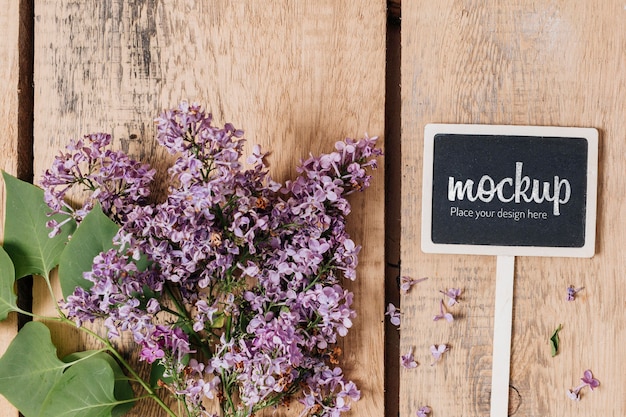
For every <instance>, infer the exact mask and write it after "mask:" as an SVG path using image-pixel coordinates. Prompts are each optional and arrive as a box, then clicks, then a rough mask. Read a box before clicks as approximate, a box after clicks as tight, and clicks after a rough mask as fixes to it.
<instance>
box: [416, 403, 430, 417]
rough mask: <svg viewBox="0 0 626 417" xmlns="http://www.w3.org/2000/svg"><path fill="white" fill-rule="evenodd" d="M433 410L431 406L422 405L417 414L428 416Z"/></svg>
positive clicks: (420, 416) (419, 416)
mask: <svg viewBox="0 0 626 417" xmlns="http://www.w3.org/2000/svg"><path fill="white" fill-rule="evenodd" d="M431 411H432V410H431V409H430V407H429V406H427V405H425V406H423V407H420V408H419V410H417V412H416V413H415V414H416V415H417V417H427V416H428V415H429V414H430V412H431Z"/></svg>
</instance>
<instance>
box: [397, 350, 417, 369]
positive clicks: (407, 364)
mask: <svg viewBox="0 0 626 417" xmlns="http://www.w3.org/2000/svg"><path fill="white" fill-rule="evenodd" d="M400 364H401V365H402V366H403V367H404V368H406V369H413V368H417V362H415V358H414V357H413V348H411V349H410V350H409V351H408V352H407V353H405V354H404V355H402V357H401V358H400Z"/></svg>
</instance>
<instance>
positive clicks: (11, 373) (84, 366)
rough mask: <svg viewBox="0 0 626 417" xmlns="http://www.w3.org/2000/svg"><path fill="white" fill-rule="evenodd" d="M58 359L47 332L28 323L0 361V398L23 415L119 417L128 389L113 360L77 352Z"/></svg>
mask: <svg viewBox="0 0 626 417" xmlns="http://www.w3.org/2000/svg"><path fill="white" fill-rule="evenodd" d="M67 360H69V361H71V362H69V363H66V362H63V361H61V360H60V359H59V358H58V357H57V355H56V347H55V346H54V345H53V344H52V340H51V338H50V330H48V328H47V327H46V326H45V325H44V324H43V323H40V322H29V323H27V324H26V325H25V326H24V327H23V328H22V330H20V332H19V333H18V334H17V336H16V337H15V339H13V342H11V344H10V345H9V348H8V349H7V351H6V352H5V354H4V356H3V357H2V358H0V394H2V395H3V396H4V397H5V398H6V399H7V400H9V402H11V404H13V405H14V406H15V407H16V408H17V409H18V410H20V411H21V412H22V414H23V415H24V416H25V417H70V416H71V417H119V416H121V415H123V414H124V413H126V412H128V410H129V409H130V408H131V407H132V406H133V402H132V398H133V394H132V389H131V388H130V384H129V383H128V379H127V378H126V377H125V376H124V374H123V372H122V370H121V369H120V368H119V365H118V364H117V363H116V362H115V360H114V359H113V358H112V357H110V356H109V355H107V354H105V353H103V352H96V351H91V352H81V353H77V354H73V355H70V356H69V357H68V358H67Z"/></svg>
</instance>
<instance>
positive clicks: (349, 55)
mask: <svg viewBox="0 0 626 417" xmlns="http://www.w3.org/2000/svg"><path fill="white" fill-rule="evenodd" d="M22 3H28V4H31V5H32V4H33V3H31V2H26V1H23V2H18V1H13V0H2V1H1V2H0V6H4V7H0V10H2V12H1V14H0V23H2V27H3V28H5V27H6V28H7V30H6V33H8V37H7V36H5V38H4V40H6V42H4V41H3V43H2V44H1V48H2V49H0V58H2V60H1V61H0V68H1V71H2V73H0V75H2V76H3V77H2V78H3V81H2V84H1V85H2V91H0V93H2V100H3V101H2V107H1V110H2V113H1V117H2V118H1V119H0V123H2V124H1V125H0V128H1V129H2V132H3V133H4V136H5V137H6V138H8V139H3V141H2V142H0V143H1V148H0V151H2V152H3V159H2V161H3V168H5V169H6V170H8V171H13V172H15V170H16V167H15V164H16V160H17V148H18V146H17V139H16V137H15V131H16V129H18V128H19V127H20V125H19V123H18V121H17V119H16V115H15V109H16V103H17V96H16V95H17V82H18V75H19V73H18V63H17V59H18V56H19V53H18V46H19V41H18V39H17V34H18V30H17V20H16V19H18V18H19V17H20V11H19V10H18V8H17V5H18V4H22ZM33 15H34V39H35V44H34V53H33V57H34V58H33V61H34V71H33V74H34V86H35V88H34V107H33V108H32V109H31V116H33V115H34V127H33V132H32V135H33V136H34V146H33V149H34V160H33V164H32V165H33V169H34V173H35V175H34V181H35V183H37V181H38V178H39V175H40V174H41V172H42V171H43V170H44V169H45V168H46V167H48V166H49V164H50V162H51V160H52V158H53V156H54V154H55V153H57V152H58V151H59V150H60V149H61V148H62V147H64V146H65V145H66V144H67V143H68V141H69V139H70V138H76V137H79V136H82V135H83V134H85V133H90V132H97V131H105V132H110V133H112V134H113V135H114V143H115V146H118V147H121V148H123V149H125V150H126V151H128V152H130V154H131V155H132V156H134V157H136V158H141V159H144V160H146V161H149V162H151V163H152V164H153V165H154V166H155V167H157V168H161V169H162V170H164V169H165V168H166V167H167V166H168V163H169V162H171V159H170V158H168V157H167V156H166V155H165V153H164V152H163V151H162V150H161V149H159V147H158V146H157V144H156V141H155V139H154V125H153V122H152V120H153V118H154V117H155V116H157V115H158V113H159V112H160V111H161V110H163V109H165V108H169V107H172V106H176V105H177V104H178V103H179V102H180V101H181V100H183V99H184V100H189V101H197V102H200V103H203V104H204V105H205V107H206V108H208V109H209V110H211V111H212V112H213V114H214V117H215V119H216V120H217V121H218V122H222V123H223V122H227V121H228V122H232V123H233V124H235V126H237V127H239V128H242V129H244V130H245V131H246V137H247V139H248V140H249V143H250V146H251V145H252V144H253V143H260V144H261V145H262V146H263V147H264V148H265V149H270V150H273V152H272V154H271V156H270V157H269V161H270V163H271V169H272V174H273V176H274V178H276V179H279V180H284V179H286V178H289V177H292V176H293V175H294V174H295V169H294V168H295V165H296V163H297V162H298V160H299V159H300V158H306V157H308V155H309V152H313V153H320V152H326V151H331V150H332V149H333V145H334V143H335V142H336V141H337V140H342V139H344V138H345V137H353V138H358V137H362V136H363V135H365V134H369V135H372V136H373V135H380V136H381V140H380V144H381V145H383V136H384V110H385V107H384V106H385V27H386V3H385V1H384V0H367V1H360V2H353V1H335V0H322V1H297V2H292V1H287V0H285V1H273V2H271V3H268V2H258V1H254V0H250V1H240V2H232V1H226V0H215V1H206V2H204V1H202V2H187V1H165V0H164V1H156V0H144V1H134V2H123V1H109V2H101V1H97V0H92V1H84V2H76V1H70V0H64V1H56V0H54V1H53V0H41V1H39V0H37V1H35V2H34V13H33ZM31 18H32V17H31ZM5 23H6V26H5ZM5 57H6V59H5ZM7 80H8V83H7V82H6V81H7ZM4 100H8V101H7V102H6V103H5V102H4ZM382 162H383V161H381V166H380V168H379V170H378V172H377V173H376V174H375V175H376V178H375V180H374V182H373V185H372V188H371V189H369V190H368V192H367V194H363V195H358V196H355V198H353V199H352V203H353V213H352V214H351V224H350V230H351V234H352V236H353V238H354V240H355V241H357V242H359V243H360V244H362V245H363V248H364V249H363V251H362V252H361V258H360V266H359V274H360V275H359V278H358V280H357V281H356V282H355V283H354V284H352V285H351V289H352V291H353V292H354V293H355V308H356V310H357V311H358V317H357V319H356V320H355V325H354V327H353V328H352V329H351V331H350V333H349V335H348V336H347V337H346V338H345V340H344V341H343V352H344V354H343V358H342V361H343V364H344V369H345V372H346V373H347V374H348V375H349V376H350V378H351V379H353V380H355V382H357V384H358V385H359V387H360V389H361V390H362V400H361V401H359V402H358V403H356V404H355V405H354V408H353V411H352V413H351V415H354V416H372V417H377V416H382V415H383V414H384V401H383V395H384V393H383V390H384V380H383V378H384V359H383V355H384V346H383V345H384V339H383V334H384V333H383V326H384V325H383V317H382V312H383V311H384V297H381V294H384V279H383V277H384V238H385V237H384V163H382ZM40 281H41V280H37V279H35V283H34V289H33V294H34V301H33V304H34V310H35V311H36V312H37V313H45V312H50V311H51V309H52V305H51V303H50V302H49V300H48V295H47V291H46V289H45V286H44V285H43V283H42V282H40ZM2 326H3V327H2V333H1V334H0V337H1V343H2V345H1V346H0V349H1V350H0V353H1V352H2V351H3V350H4V349H5V348H6V345H7V344H8V339H9V338H10V336H11V335H12V334H14V332H15V330H14V329H15V327H16V326H15V324H14V323H12V322H9V323H3V325H2ZM54 339H55V342H57V343H58V344H59V346H60V348H59V354H60V355H64V354H66V353H68V352H71V351H74V350H76V349H83V348H86V347H87V348H88V347H90V346H91V344H92V343H93V342H92V341H90V340H88V339H85V338H82V337H79V336H77V335H76V334H75V332H72V331H71V330H70V329H61V328H58V327H55V335H54ZM363 365H367V366H363ZM4 404H5V403H2V404H1V405H0V410H1V411H0V415H6V416H15V415H16V412H15V410H12V409H10V407H8V406H5V405H4ZM131 415H132V416H155V417H156V416H159V415H161V413H160V412H159V411H158V410H157V409H156V408H155V407H154V406H153V405H152V404H151V403H149V402H145V403H140V404H139V405H138V406H137V407H135V409H134V410H133V412H132V413H131ZM273 415H282V414H280V413H276V414H273ZM285 415H297V413H296V412H295V411H292V412H288V413H286V414H285Z"/></svg>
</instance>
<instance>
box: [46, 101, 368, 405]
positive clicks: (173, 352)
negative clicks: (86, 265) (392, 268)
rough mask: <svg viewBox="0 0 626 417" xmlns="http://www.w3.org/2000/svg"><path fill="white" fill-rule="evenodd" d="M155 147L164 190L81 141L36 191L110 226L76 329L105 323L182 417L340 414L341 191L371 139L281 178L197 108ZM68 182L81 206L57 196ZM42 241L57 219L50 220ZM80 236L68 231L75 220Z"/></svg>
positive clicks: (349, 387)
mask: <svg viewBox="0 0 626 417" xmlns="http://www.w3.org/2000/svg"><path fill="white" fill-rule="evenodd" d="M156 124H157V140H158V142H159V143H160V144H161V145H162V146H164V147H165V148H166V149H167V151H168V152H170V153H171V154H174V155H176V156H177V158H176V160H175V162H174V163H173V165H172V166H171V168H170V169H169V176H170V183H169V188H168V190H167V195H166V196H165V198H164V199H163V200H162V201H160V202H151V201H149V200H148V197H149V187H150V185H151V183H152V181H153V178H154V175H155V171H154V170H152V169H150V168H149V167H148V166H147V165H145V164H141V163H139V162H137V161H134V160H132V159H131V158H129V157H128V156H126V155H125V154H123V153H122V152H118V151H112V150H110V149H108V146H109V144H110V137H109V136H108V135H104V134H96V135H89V136H86V137H85V138H84V139H82V140H79V141H75V142H72V143H71V144H70V146H68V148H67V150H66V151H65V152H63V153H61V154H59V155H58V156H57V158H56V159H55V161H54V163H53V165H52V167H51V168H50V169H49V170H48V171H46V173H45V174H44V176H43V178H42V180H41V184H42V186H43V188H44V190H45V201H46V202H47V203H48V205H49V207H50V208H51V209H52V211H53V212H54V213H56V214H59V213H60V214H62V215H65V216H67V219H68V221H70V220H71V219H73V220H75V221H77V222H80V221H81V220H82V219H83V218H84V217H85V215H86V213H88V212H89V211H90V210H92V209H93V208H94V207H95V206H96V205H97V204H99V205H100V206H101V208H102V211H103V213H104V214H106V215H107V216H108V217H109V218H110V219H111V220H113V221H114V222H115V223H116V224H117V225H118V226H119V231H118V232H117V234H116V235H115V238H114V243H115V245H114V246H113V248H112V249H109V250H107V251H103V252H102V253H100V254H99V255H98V256H96V257H95V258H94V259H93V266H92V269H91V271H88V272H86V273H85V274H84V278H85V280H86V281H87V282H88V283H89V285H86V286H78V287H76V289H75V291H74V292H73V294H71V295H69V296H68V297H66V300H65V302H64V303H63V304H62V307H63V309H64V311H65V312H66V314H67V317H68V318H69V319H71V320H73V321H75V323H76V324H77V325H79V326H81V325H83V324H84V323H86V322H92V321H94V320H96V319H102V320H104V325H105V326H106V329H107V331H108V337H109V338H116V337H119V336H120V335H121V334H122V333H128V334H130V335H132V338H133V340H134V341H135V343H136V344H137V346H138V351H139V357H140V359H141V360H143V361H146V362H149V363H152V364H155V365H156V364H158V365H160V367H161V369H163V372H162V375H161V376H160V380H159V381H160V382H159V386H161V387H163V388H164V391H167V392H171V393H173V394H174V395H175V397H176V398H177V399H178V400H179V401H181V402H182V403H183V404H184V406H185V408H186V409H187V410H188V415H191V416H199V415H210V414H208V410H205V404H206V401H205V400H206V399H213V398H216V399H218V400H219V403H220V405H221V408H222V412H223V415H225V416H232V417H234V416H237V417H240V416H251V415H253V414H254V413H256V412H258V411H259V410H261V409H263V408H266V407H278V406H280V405H283V404H288V403H289V401H291V400H292V399H293V398H298V399H299V401H300V402H301V403H302V405H303V411H302V415H303V416H304V415H310V416H338V415H340V413H342V412H344V411H346V410H348V409H349V408H350V401H356V400H358V399H359V396H360V392H359V390H358V389H357V387H356V385H355V384H354V383H353V382H351V381H349V380H348V379H347V378H346V376H345V375H344V373H343V371H342V369H341V368H340V367H339V366H338V358H337V356H338V354H339V352H340V350H339V349H338V348H337V347H336V343H337V341H338V338H339V337H342V336H345V335H346V334H347V332H348V330H349V329H350V327H351V326H352V320H353V319H354V317H355V311H354V310H353V308H352V302H353V294H352V293H351V292H350V291H348V290H346V289H345V288H343V286H342V282H343V280H345V279H347V280H354V279H355V278H356V267H357V262H358V254H359V250H360V246H358V245H357V244H356V243H355V242H354V241H353V240H352V239H351V238H350V236H349V235H348V233H347V231H346V216H347V215H348V214H349V213H350V203H349V201H348V200H347V196H348V195H350V194H351V193H353V192H356V191H362V190H364V189H366V188H367V187H368V186H369V184H370V179H371V175H370V172H369V171H370V170H371V169H374V168H376V158H377V157H378V156H379V155H381V151H380V150H379V149H377V148H376V147H375V144H376V138H368V137H365V138H363V139H361V140H352V139H346V140H345V141H342V142H338V143H337V144H336V146H335V151H334V152H331V153H328V154H323V155H320V156H311V157H309V158H308V159H306V160H304V161H301V163H300V165H299V166H298V167H297V177H296V178H294V179H292V180H288V181H286V182H285V183H284V184H280V183H278V182H275V181H274V180H272V178H271V176H270V175H269V169H268V167H267V165H266V164H265V157H266V156H267V154H266V153H265V152H263V151H262V150H261V148H260V147H259V146H254V147H253V149H252V153H251V155H250V156H248V157H247V159H245V158H244V156H243V148H244V143H245V139H244V138H243V132H242V131H241V130H238V129H235V128H234V127H233V126H232V125H231V124H226V125H225V126H223V127H218V126H215V125H214V124H213V120H212V117H211V115H210V114H209V113H207V112H205V111H204V110H203V109H202V108H201V107H200V106H198V105H195V104H194V105H191V104H187V103H182V104H181V105H180V106H179V107H178V108H175V109H171V110H168V111H166V112H164V113H163V114H162V115H161V116H160V117H159V118H158V119H156ZM76 187H79V189H80V191H83V192H85V195H86V197H85V203H84V204H83V205H82V206H81V207H80V208H78V209H75V208H72V207H70V205H69V204H67V203H66V202H65V198H66V196H67V194H68V192H70V190H72V192H73V193H75V192H76V190H75V188H76ZM49 226H50V227H52V234H55V233H58V231H59V230H61V228H62V227H63V226H64V222H58V221H54V222H50V225H49ZM78 227H79V228H80V225H79V226H78Z"/></svg>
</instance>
